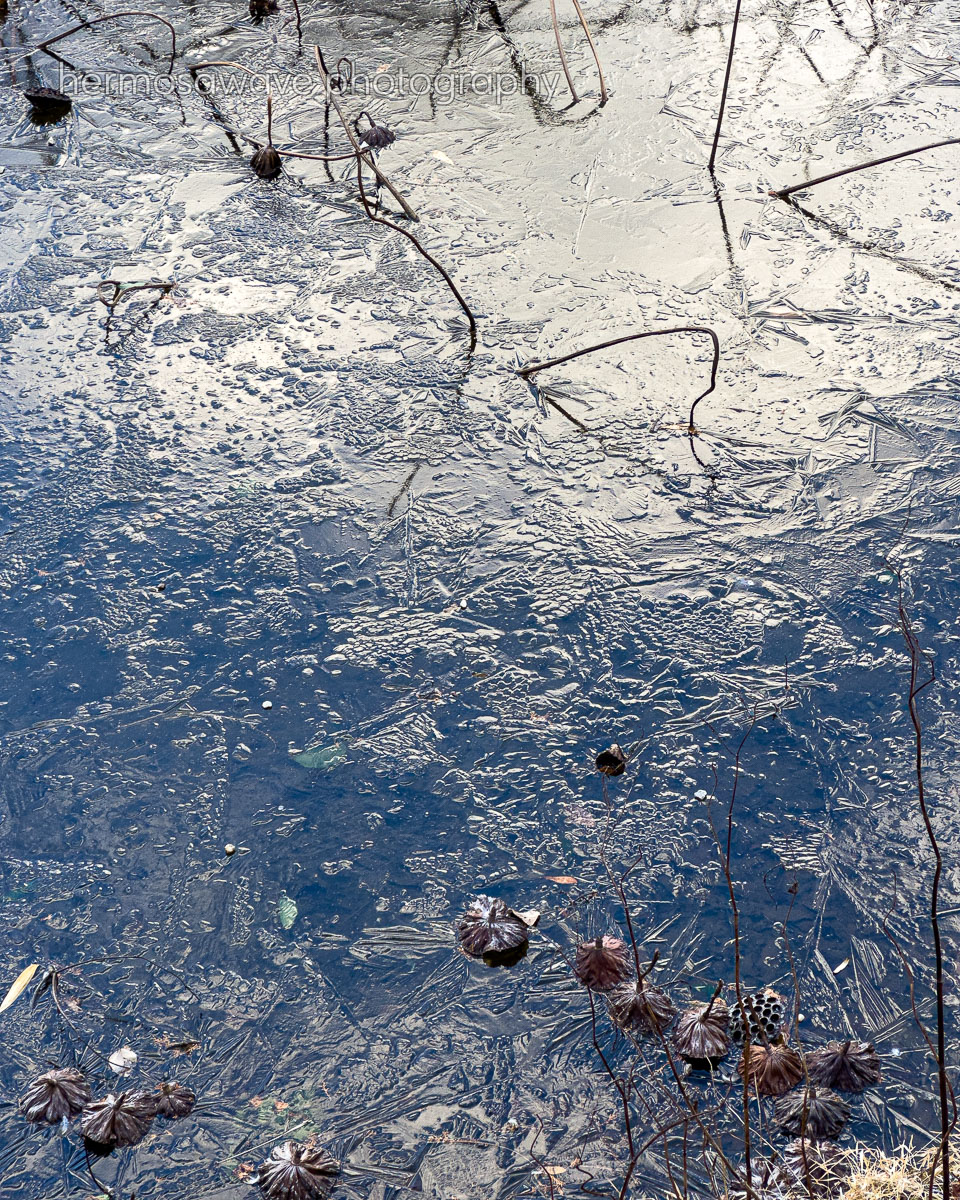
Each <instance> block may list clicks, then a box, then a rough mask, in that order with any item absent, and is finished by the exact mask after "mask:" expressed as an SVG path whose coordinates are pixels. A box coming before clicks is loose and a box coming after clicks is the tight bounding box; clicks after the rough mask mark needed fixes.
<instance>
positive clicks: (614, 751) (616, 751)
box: [596, 742, 627, 778]
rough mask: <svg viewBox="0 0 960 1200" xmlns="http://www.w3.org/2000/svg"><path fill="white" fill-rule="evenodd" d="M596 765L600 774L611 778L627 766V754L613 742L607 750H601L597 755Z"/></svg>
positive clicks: (621, 772)
mask: <svg viewBox="0 0 960 1200" xmlns="http://www.w3.org/2000/svg"><path fill="white" fill-rule="evenodd" d="M596 767H597V770H598V771H599V772H600V774H601V775H607V776H610V777H611V778H612V777H613V776H615V775H622V774H623V772H624V771H625V770H626V767H627V756H626V755H625V754H624V752H623V751H622V750H621V749H620V747H619V746H618V745H617V743H616V742H614V743H613V745H612V746H611V747H610V749H609V750H601V751H600V753H599V754H598V755H597V759H596Z"/></svg>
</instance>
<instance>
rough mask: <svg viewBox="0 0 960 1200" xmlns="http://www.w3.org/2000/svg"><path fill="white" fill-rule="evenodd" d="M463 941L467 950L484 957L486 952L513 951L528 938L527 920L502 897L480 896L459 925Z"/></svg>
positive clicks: (471, 954)
mask: <svg viewBox="0 0 960 1200" xmlns="http://www.w3.org/2000/svg"><path fill="white" fill-rule="evenodd" d="M457 932H458V933H459V935H460V945H461V946H462V947H463V951H464V953H465V954H469V955H470V956H471V957H472V958H482V957H483V956H484V955H485V954H490V955H498V954H509V953H510V952H511V951H513V950H518V949H519V948H520V947H521V946H523V945H525V944H526V942H527V937H528V932H527V926H526V924H525V923H524V922H523V921H522V920H521V919H520V917H518V916H517V915H516V914H515V913H513V912H511V911H510V909H509V908H508V907H507V905H506V904H504V902H503V901H502V900H496V899H494V898H493V897H492V896H478V897H477V898H476V900H474V902H473V904H471V905H470V907H469V908H468V909H467V911H466V912H465V913H464V915H463V916H462V917H461V918H460V922H459V924H458V925H457Z"/></svg>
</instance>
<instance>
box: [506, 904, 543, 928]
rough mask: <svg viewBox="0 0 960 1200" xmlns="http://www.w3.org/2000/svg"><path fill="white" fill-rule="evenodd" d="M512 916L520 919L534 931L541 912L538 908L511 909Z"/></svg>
mask: <svg viewBox="0 0 960 1200" xmlns="http://www.w3.org/2000/svg"><path fill="white" fill-rule="evenodd" d="M510 915H511V916H512V917H519V918H520V920H521V921H522V922H523V923H524V925H526V926H527V928H528V929H533V927H534V926H535V925H536V923H537V922H538V921H539V920H540V910H539V909H537V908H524V909H516V908H511V909H510Z"/></svg>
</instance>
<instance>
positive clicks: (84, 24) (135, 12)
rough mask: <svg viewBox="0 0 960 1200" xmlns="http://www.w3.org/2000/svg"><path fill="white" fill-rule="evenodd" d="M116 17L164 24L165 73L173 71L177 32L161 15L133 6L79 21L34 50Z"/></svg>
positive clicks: (44, 48)
mask: <svg viewBox="0 0 960 1200" xmlns="http://www.w3.org/2000/svg"><path fill="white" fill-rule="evenodd" d="M118 17H150V18H151V20H153V21H159V22H160V24H161V25H166V27H167V28H168V29H169V30H170V65H169V67H168V68H167V74H168V75H170V74H172V73H173V60H174V59H175V58H176V56H177V32H176V30H175V29H174V28H173V26H172V25H171V24H170V22H169V21H165V20H164V19H163V17H160V16H157V14H156V13H155V12H147V11H146V10H145V9H140V8H134V9H129V10H127V11H125V12H118V13H108V14H107V16H105V17H94V18H93V19H92V20H90V21H81V22H80V24H79V25H74V26H73V27H72V28H71V29H66V30H64V32H63V33H57V34H55V35H54V36H53V37H52V38H47V39H46V41H43V42H39V43H38V44H37V45H36V46H35V47H34V50H43V51H46V49H47V47H48V46H53V45H55V44H56V43H57V42H61V41H63V39H64V38H67V37H70V35H71V34H73V33H79V31H80V30H81V29H89V28H91V26H93V25H101V24H102V23H103V22H104V21H115V20H117V18H118ZM51 57H52V58H57V57H58V56H57V55H55V54H54V55H51Z"/></svg>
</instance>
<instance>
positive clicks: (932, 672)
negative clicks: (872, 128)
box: [887, 139, 960, 1200]
mask: <svg viewBox="0 0 960 1200" xmlns="http://www.w3.org/2000/svg"><path fill="white" fill-rule="evenodd" d="M955 140H957V141H960V139H955ZM887 566H888V567H889V569H890V570H891V571H893V573H894V575H895V576H896V579H897V615H898V617H899V621H900V633H901V635H902V636H903V640H904V643H905V644H906V647H907V653H908V654H909V655H910V687H909V691H908V693H907V711H908V713H909V714H910V723H911V724H912V725H913V735H914V745H915V752H914V774H915V777H916V784H917V803H918V804H919V806H920V815H921V817H922V818H923V825H924V829H925V830H926V834H927V841H928V842H929V843H930V849H931V850H932V851H933V858H934V864H935V866H934V872H933V884H932V886H931V889H930V926H931V929H932V930H933V954H934V969H935V976H936V990H937V1054H936V1059H937V1077H938V1082H939V1087H940V1153H941V1156H942V1167H941V1180H942V1184H943V1200H950V1128H951V1126H950V1116H949V1113H948V1111H947V1093H948V1091H949V1090H950V1083H949V1080H948V1079H947V1056H946V1017H945V1012H944V982H943V945H942V942H941V938H940V914H939V904H940V877H941V875H942V874H943V856H942V854H941V853H940V844H939V842H938V841H937V835H936V832H935V831H934V828H933V822H932V821H931V819H930V813H929V810H928V809H927V800H926V791H925V787H924V777H923V730H922V728H921V725H920V714H919V711H918V709H917V697H918V696H919V695H920V694H921V692H923V691H924V690H925V689H926V688H928V687H930V685H931V684H933V683H935V682H936V680H937V668H936V665H935V663H934V661H933V658H932V657H931V656H929V655H925V654H924V653H923V651H922V650H921V648H920V642H919V640H918V639H917V635H916V633H915V632H914V628H913V622H912V621H911V619H910V615H909V613H908V612H907V608H906V604H905V603H904V597H903V573H902V571H901V569H900V568H899V567H898V568H894V567H892V566H890V564H889V563H888V564H887ZM921 666H923V667H924V668H925V671H926V678H924V679H922V680H921V677H920V670H921Z"/></svg>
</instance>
